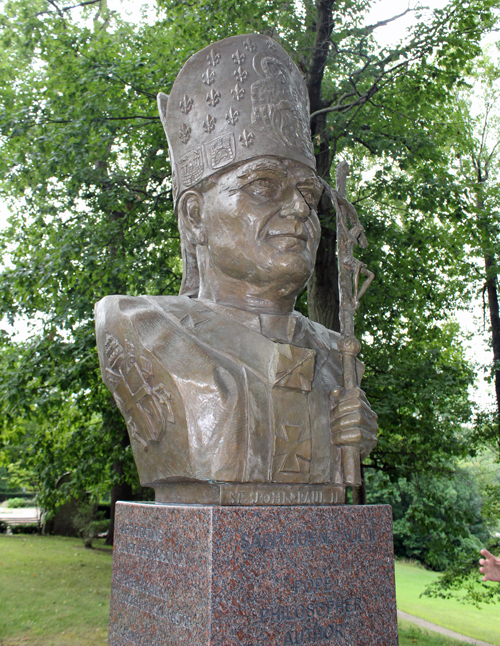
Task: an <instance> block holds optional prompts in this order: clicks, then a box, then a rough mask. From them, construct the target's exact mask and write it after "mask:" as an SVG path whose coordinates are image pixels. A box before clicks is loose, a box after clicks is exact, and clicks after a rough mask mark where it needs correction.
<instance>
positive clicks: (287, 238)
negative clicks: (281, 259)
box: [266, 232, 307, 251]
mask: <svg viewBox="0 0 500 646" xmlns="http://www.w3.org/2000/svg"><path fill="white" fill-rule="evenodd" d="M266 239H267V242H269V244H271V245H272V246H273V247H276V248H277V249H279V250H280V251H302V250H303V249H304V248H305V246H306V244H307V236H306V235H304V234H303V233H301V234H296V233H287V232H279V233H278V232H276V233H268V235H267V236H266Z"/></svg>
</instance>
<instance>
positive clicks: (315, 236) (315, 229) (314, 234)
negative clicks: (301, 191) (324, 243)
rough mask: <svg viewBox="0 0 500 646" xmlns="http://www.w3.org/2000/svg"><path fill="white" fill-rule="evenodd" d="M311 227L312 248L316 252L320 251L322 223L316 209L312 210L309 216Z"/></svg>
mask: <svg viewBox="0 0 500 646" xmlns="http://www.w3.org/2000/svg"><path fill="white" fill-rule="evenodd" d="M309 227H310V233H311V235H310V240H311V250H312V251H314V253H316V251H318V247H319V243H320V240H321V223H320V221H319V218H318V214H317V213H316V211H311V215H310V217H309Z"/></svg>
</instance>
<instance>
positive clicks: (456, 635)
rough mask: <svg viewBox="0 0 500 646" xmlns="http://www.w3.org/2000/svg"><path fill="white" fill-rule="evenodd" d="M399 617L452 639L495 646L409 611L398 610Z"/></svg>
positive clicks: (481, 645)
mask: <svg viewBox="0 0 500 646" xmlns="http://www.w3.org/2000/svg"><path fill="white" fill-rule="evenodd" d="M398 617H399V618H400V619H406V621H411V622H412V623H414V624H417V626H420V627H421V628H427V630H433V631H434V632H435V633H439V634H441V635H445V636H446V637H451V638H452V639H457V640H458V641H461V642H465V643H466V644H476V646H494V644H489V643H488V642H483V641H481V640H480V639H474V637H467V636H466V635H461V634H460V633H456V632H455V631H454V630H448V628H443V626H438V625H437V624H433V623H432V622H431V621H426V620H425V619H420V617H415V616H414V615H409V614H408V613H407V612H403V611H402V610H398Z"/></svg>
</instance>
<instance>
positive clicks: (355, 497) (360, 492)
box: [352, 465, 366, 505]
mask: <svg viewBox="0 0 500 646" xmlns="http://www.w3.org/2000/svg"><path fill="white" fill-rule="evenodd" d="M352 504H353V505H366V481H365V470H364V468H363V465H361V485H360V486H359V487H353V488H352Z"/></svg>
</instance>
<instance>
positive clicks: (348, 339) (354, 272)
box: [321, 161, 375, 486]
mask: <svg viewBox="0 0 500 646" xmlns="http://www.w3.org/2000/svg"><path fill="white" fill-rule="evenodd" d="M348 175H349V164H348V163H347V162H345V161H342V162H340V164H339V165H338V166H337V173H336V184H337V190H336V191H335V190H334V189H333V188H332V187H331V186H330V185H329V184H327V183H326V182H324V181H323V180H321V183H322V184H323V186H324V187H325V190H326V192H327V194H328V195H329V196H330V198H331V200H332V202H333V205H334V207H335V211H336V213H337V253H338V263H339V297H340V306H339V311H340V342H339V345H338V350H339V352H340V356H341V358H342V371H343V376H344V390H345V392H347V391H349V390H351V389H352V388H357V387H358V386H359V379H358V375H357V371H356V357H357V356H358V354H359V352H360V350H361V344H360V343H359V341H358V340H357V338H356V337H355V336H354V313H355V312H356V310H357V308H358V307H359V301H360V299H361V297H362V296H363V294H364V293H365V292H366V290H367V289H368V287H369V285H370V283H371V282H372V280H373V279H374V277H375V275H374V274H373V273H372V272H371V271H369V270H368V269H367V268H366V265H365V264H363V263H362V262H361V261H360V260H358V259H357V258H355V257H354V253H353V251H354V247H355V246H356V245H358V244H359V246H360V247H362V248H363V249H366V247H367V246H368V241H367V239H366V236H365V234H364V229H363V226H362V225H361V223H360V221H359V218H358V214H357V213H356V210H355V208H354V207H353V205H352V204H350V202H348V201H347V199H346V183H347V176H348ZM347 221H349V223H350V225H351V226H350V228H349V227H348V226H347ZM360 274H363V276H365V277H366V280H365V281H364V282H363V284H362V285H361V287H360V286H359V277H360ZM334 452H336V453H337V455H336V456H335V457H334V461H335V462H336V463H337V464H339V465H341V468H340V469H338V472H339V473H340V474H341V475H342V482H339V483H338V484H344V485H349V486H359V485H361V456H360V448H359V446H349V445H343V446H338V445H337V446H334Z"/></svg>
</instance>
